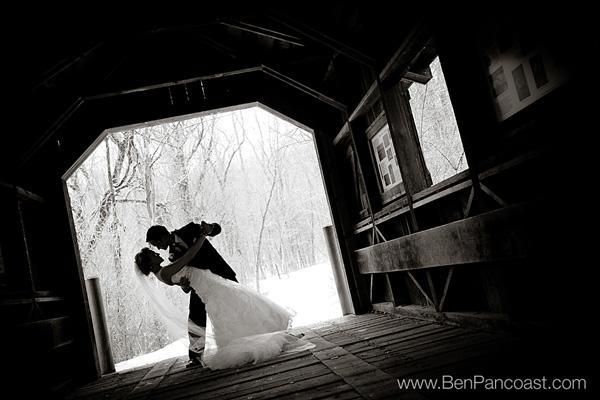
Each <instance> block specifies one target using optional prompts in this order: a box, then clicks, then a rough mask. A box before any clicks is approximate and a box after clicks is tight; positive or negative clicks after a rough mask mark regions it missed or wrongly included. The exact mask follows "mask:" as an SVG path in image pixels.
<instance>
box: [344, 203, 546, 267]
mask: <svg viewBox="0 0 600 400" xmlns="http://www.w3.org/2000/svg"><path fill="white" fill-rule="evenodd" d="M535 211H536V207H535V204H517V205H513V206H509V207H505V208H501V209H498V210H494V211H491V212H488V213H484V214H480V215H477V216H475V217H471V218H467V219H464V220H460V221H455V222H452V223H449V224H446V225H442V226H439V227H436V228H432V229H428V230H425V231H422V232H417V233H413V234H410V235H407V236H402V237H400V238H397V239H393V240H389V241H387V242H385V243H379V244H376V245H373V246H369V247H367V248H363V249H360V250H356V251H355V255H356V258H357V263H358V266H359V271H360V273H362V274H372V273H382V272H395V271H407V270H416V269H426V268H434V267H441V266H451V265H460V264H471V263H480V262H492V261H500V260H509V259H519V258H523V257H525V256H527V255H528V254H529V253H530V250H531V240H532V236H533V235H534V233H533V232H532V231H533V229H534V226H533V225H532V220H533V216H534V215H535Z"/></svg>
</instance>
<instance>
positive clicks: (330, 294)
mask: <svg viewBox="0 0 600 400" xmlns="http://www.w3.org/2000/svg"><path fill="white" fill-rule="evenodd" d="M260 291H261V293H262V294H264V295H266V296H267V297H269V298H270V299H271V300H273V301H275V302H276V303H278V304H281V305H283V306H285V307H288V308H290V309H292V310H294V311H295V312H296V316H295V317H294V323H293V326H295V327H296V326H303V325H310V324H314V323H317V322H320V321H325V320H328V319H334V318H338V317H341V316H342V310H341V308H340V302H339V298H338V294H337V289H336V287H335V281H334V280H333V272H332V271H331V267H330V265H329V263H323V264H318V265H314V266H312V267H308V268H304V269H301V270H299V271H295V272H292V273H290V274H285V275H282V276H281V279H278V278H277V277H275V278H270V279H263V280H261V281H260ZM186 354H187V339H180V340H178V341H176V342H173V343H171V344H169V345H167V346H165V347H163V348H162V349H160V350H157V351H154V352H152V353H148V354H144V355H142V356H138V357H135V358H132V359H131V360H127V361H123V362H120V363H118V364H116V365H115V369H116V370H117V372H119V371H123V370H127V369H132V368H137V367H140V366H143V365H147V364H153V363H156V362H159V361H162V360H166V359H168V358H173V357H181V356H184V355H186Z"/></svg>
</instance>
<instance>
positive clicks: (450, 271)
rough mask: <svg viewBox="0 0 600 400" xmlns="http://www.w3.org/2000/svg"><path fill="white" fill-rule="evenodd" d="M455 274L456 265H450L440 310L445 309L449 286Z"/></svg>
mask: <svg viewBox="0 0 600 400" xmlns="http://www.w3.org/2000/svg"><path fill="white" fill-rule="evenodd" d="M453 274H454V267H450V269H449V270H448V275H446V283H445V284H444V292H443V293H442V298H441V300H440V306H439V309H438V311H440V312H442V311H444V303H445V301H446V296H447V295H448V288H449V287H450V281H451V280H452V275H453Z"/></svg>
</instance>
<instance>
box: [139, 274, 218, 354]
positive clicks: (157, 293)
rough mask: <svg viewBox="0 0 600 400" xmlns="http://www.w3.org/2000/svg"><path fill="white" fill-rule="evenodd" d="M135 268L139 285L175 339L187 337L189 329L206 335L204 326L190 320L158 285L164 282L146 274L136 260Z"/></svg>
mask: <svg viewBox="0 0 600 400" xmlns="http://www.w3.org/2000/svg"><path fill="white" fill-rule="evenodd" d="M133 270H134V273H135V276H136V278H137V279H136V280H137V282H138V286H139V287H140V289H142V291H143V292H144V293H145V294H146V296H147V298H148V300H150V304H151V305H152V308H153V310H154V311H155V312H156V314H157V315H158V317H159V318H160V319H161V320H162V321H163V322H164V324H165V326H166V328H167V331H168V332H169V335H170V336H171V338H172V339H173V340H178V339H181V338H187V333H188V331H189V332H191V333H193V334H194V335H196V336H199V337H204V336H205V335H206V331H205V329H204V328H202V327H200V326H198V325H196V324H194V323H193V322H192V321H189V320H188V317H187V315H185V313H184V312H182V311H181V310H180V309H179V308H177V307H176V306H175V304H173V303H172V302H171V300H169V298H168V297H167V296H166V295H165V293H164V292H163V291H162V290H160V288H159V287H158V285H162V283H160V282H159V281H158V279H156V278H155V277H153V276H150V275H144V274H143V273H142V271H141V270H140V268H139V267H138V265H137V263H135V262H134V268H133ZM190 346H192V343H190Z"/></svg>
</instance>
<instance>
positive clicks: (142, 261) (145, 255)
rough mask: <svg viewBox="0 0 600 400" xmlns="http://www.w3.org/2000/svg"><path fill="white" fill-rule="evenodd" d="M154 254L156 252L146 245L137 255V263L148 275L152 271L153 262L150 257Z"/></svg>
mask: <svg viewBox="0 0 600 400" xmlns="http://www.w3.org/2000/svg"><path fill="white" fill-rule="evenodd" d="M153 254H156V253H155V252H153V251H152V250H150V249H149V248H147V247H144V248H143V249H142V250H140V252H139V253H137V254H136V255H135V264H136V265H137V267H138V268H139V269H140V271H142V273H143V274H144V275H148V274H149V273H150V265H151V264H152V263H151V262H150V257H151V256H152V255H153Z"/></svg>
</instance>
